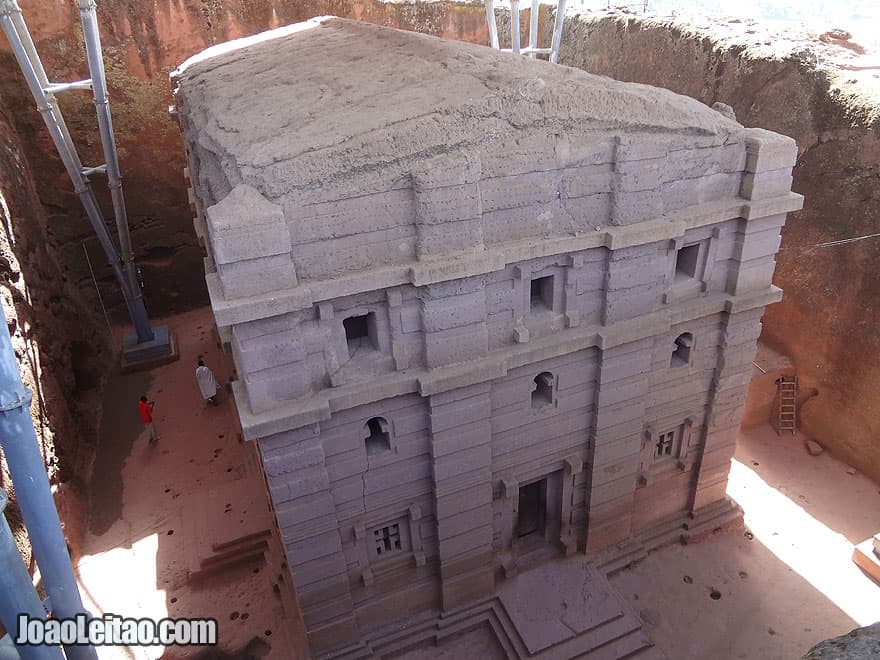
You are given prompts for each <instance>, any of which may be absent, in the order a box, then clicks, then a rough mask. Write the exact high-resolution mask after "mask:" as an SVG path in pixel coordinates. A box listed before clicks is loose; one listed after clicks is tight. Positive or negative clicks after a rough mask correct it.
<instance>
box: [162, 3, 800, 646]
mask: <svg viewBox="0 0 880 660" xmlns="http://www.w3.org/2000/svg"><path fill="white" fill-rule="evenodd" d="M343 45H344V46H345V48H344V49H343V48H342V46H343ZM328 53H329V54H333V56H332V57H328V56H327V54H328ZM337 53H339V57H338V58H337V57H336V54H337ZM402 60H405V68H401V67H402V66H403V65H402V64H400V63H401V61H402ZM292 62H296V66H283V67H282V64H283V63H292ZM279 63H281V64H279ZM279 67H282V68H283V69H284V70H283V71H280V70H279ZM269 73H271V75H269ZM425 81H429V84H427V85H426V84H425ZM349 83H356V84H354V85H352V84H349ZM176 84H177V89H176V103H177V107H178V112H179V117H180V121H181V128H182V132H183V135H184V141H185V143H186V145H187V149H188V154H189V160H190V162H189V176H190V180H191V182H192V188H193V192H194V195H193V201H194V204H195V207H196V211H197V217H196V229H197V231H198V232H199V234H200V236H201V237H202V238H203V239H204V245H205V247H206V250H207V254H208V256H207V259H206V277H207V282H208V286H209V290H210V294H211V302H212V306H213V308H214V313H215V318H216V321H217V326H218V328H219V330H220V332H221V336H222V337H223V338H224V340H225V341H226V342H227V343H228V346H229V347H230V349H231V351H232V353H233V356H234V359H235V364H236V368H237V373H238V380H237V382H236V383H234V386H233V387H234V391H235V397H236V403H237V406H238V409H239V413H240V418H241V423H242V429H243V433H244V436H245V438H246V439H249V440H253V441H255V442H256V443H257V446H258V447H259V453H260V456H261V458H262V462H263V466H264V470H265V474H266V480H267V485H268V491H269V494H270V496H271V501H272V505H273V507H274V511H275V515H276V519H277V523H278V528H279V530H280V532H281V536H282V539H283V542H284V544H285V549H286V554H287V558H288V564H289V568H290V575H291V578H292V582H293V584H294V586H295V590H296V594H297V598H298V600H299V603H300V606H301V609H302V612H303V617H304V620H305V623H306V626H307V629H308V631H309V635H310V643H311V645H312V649H313V652H315V653H316V654H317V653H321V652H325V651H327V650H329V649H332V648H334V647H338V646H345V645H348V644H354V643H356V642H357V640H358V639H359V638H360V637H361V636H362V635H363V634H365V632H366V631H367V630H369V629H372V628H375V627H378V626H382V625H385V624H388V623H389V622H393V621H395V620H398V619H401V618H403V617H406V616H410V615H415V614H418V613H420V612H425V611H431V610H441V611H454V610H456V608H461V607H464V606H466V605H467V604H468V603H471V602H474V601H475V600H479V599H480V598H483V597H486V596H487V595H489V594H491V593H492V592H493V591H494V590H495V589H496V588H497V587H498V585H499V584H500V583H502V582H503V581H504V580H506V579H508V578H509V577H510V576H512V575H515V574H516V573H517V572H518V571H521V570H523V569H525V568H527V567H529V566H532V565H534V564H535V563H539V562H542V561H552V560H553V558H556V557H562V556H570V555H574V554H577V553H586V556H587V558H591V557H599V556H602V557H608V556H613V555H614V554H615V553H618V554H620V553H623V552H625V551H626V548H627V547H629V546H631V545H632V544H638V543H639V542H642V543H643V544H644V545H650V544H651V541H650V540H649V537H650V538H651V539H655V540H656V539H659V538H661V537H663V534H666V535H667V536H668V535H669V534H670V533H672V534H675V533H677V532H676V530H679V531H680V530H681V526H682V521H692V524H697V523H699V522H700V521H701V519H703V518H706V517H707V516H708V517H711V515H718V511H719V510H723V511H725V512H727V514H730V513H731V512H732V509H731V507H730V505H729V504H728V503H726V500H725V487H726V484H727V475H728V471H729V467H730V459H731V457H732V455H733V451H734V446H735V440H736V434H737V431H738V428H739V420H740V416H741V414H742V410H743V406H744V403H745V397H746V391H747V386H748V382H749V380H750V377H751V372H752V366H751V363H752V360H753V359H754V353H755V344H756V341H757V338H758V335H759V333H760V328H761V324H760V319H761V315H762V313H763V308H764V307H765V306H766V305H767V304H770V303H773V302H776V301H778V300H779V299H780V297H781V291H780V290H779V289H777V288H775V287H774V286H773V285H772V284H771V278H772V275H773V269H774V265H775V262H774V255H775V253H776V251H777V250H778V247H779V241H780V235H779V232H780V228H781V227H782V226H783V224H784V222H785V217H786V213H787V212H789V211H793V210H797V209H798V208H800V205H801V198H800V196H798V195H795V194H793V193H791V192H790V187H791V168H792V166H793V164H794V162H795V158H796V156H797V149H796V146H795V144H794V142H793V141H792V140H791V139H789V138H787V137H784V136H780V135H777V134H774V133H771V132H768V131H764V130H761V129H746V128H743V127H742V126H740V125H739V124H738V123H736V122H735V121H734V120H732V119H730V118H728V117H726V116H723V115H722V114H721V113H719V112H716V111H715V110H712V109H710V108H708V107H706V106H703V105H701V104H700V103H698V102H696V101H693V100H691V99H687V98H684V97H680V96H677V95H674V94H671V93H669V92H666V91H664V90H658V89H653V88H649V87H645V86H641V85H632V84H623V83H618V82H615V81H611V80H608V79H604V78H598V77H594V76H589V75H587V74H585V73H582V72H579V71H573V70H570V69H567V68H565V67H560V66H555V65H550V64H548V63H545V62H541V61H529V60H526V59H524V58H522V59H520V58H514V57H513V56H511V55H507V54H502V53H498V52H495V51H491V50H489V49H487V48H481V47H477V46H470V45H466V44H458V43H449V42H445V41H441V40H438V39H433V38H430V37H424V36H421V35H413V34H405V33H401V32H397V31H394V30H389V29H384V28H377V27H373V26H366V25H361V24H356V23H352V22H349V21H342V20H339V19H321V20H316V21H313V22H310V23H309V24H306V27H302V26H295V27H294V28H287V29H282V30H279V31H275V32H274V33H268V34H267V35H262V36H261V37H259V38H257V39H254V40H249V41H246V42H245V43H243V44H241V45H240V47H238V48H235V49H231V50H230V49H227V50H226V51H224V52H212V51H207V52H206V53H205V54H203V55H202V56H198V57H197V58H195V60H194V61H192V62H190V63H188V64H187V65H185V66H184V67H182V68H181V69H180V70H179V71H178V72H177V74H176ZM364 90H367V91H364ZM733 513H734V514H735V512H733ZM646 530H650V534H646ZM663 538H665V537H663ZM640 539H641V541H640Z"/></svg>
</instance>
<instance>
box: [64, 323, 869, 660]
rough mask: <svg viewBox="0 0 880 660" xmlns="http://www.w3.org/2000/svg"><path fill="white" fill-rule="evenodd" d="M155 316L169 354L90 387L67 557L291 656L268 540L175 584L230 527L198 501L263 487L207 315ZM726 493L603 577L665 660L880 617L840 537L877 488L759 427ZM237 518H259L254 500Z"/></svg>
mask: <svg viewBox="0 0 880 660" xmlns="http://www.w3.org/2000/svg"><path fill="white" fill-rule="evenodd" d="M164 322H168V323H170V325H171V327H172V329H173V330H174V332H175V333H176V335H177V338H178V342H179V345H180V352H181V359H180V361H178V362H175V363H173V364H170V365H166V366H162V367H159V368H157V369H154V370H152V371H149V372H143V373H136V374H130V375H125V376H117V377H115V378H114V379H113V380H112V381H111V383H110V385H109V386H108V388H107V391H106V395H105V408H104V410H105V414H104V417H103V419H102V423H101V427H102V431H101V437H100V439H99V441H100V451H99V461H100V462H99V463H98V464H97V465H96V470H95V479H96V481H95V483H94V484H93V491H92V493H93V498H92V503H91V504H92V516H91V524H90V529H89V530H88V532H87V534H86V535H85V539H84V542H83V545H82V547H81V548H79V552H78V554H80V555H81V559H80V560H79V563H78V570H79V575H80V578H81V584H82V588H83V594H84V598H85V600H86V603H87V607H90V608H91V609H92V611H93V612H104V613H107V612H113V613H116V614H120V615H122V616H137V617H143V616H150V617H156V618H161V617H164V616H170V617H214V618H216V619H217V620H218V624H219V634H220V646H219V648H218V649H214V650H210V651H209V652H208V653H207V654H206V655H203V656H202V657H205V658H220V657H230V658H240V659H241V660H244V659H245V658H250V657H269V658H284V659H285V660H289V659H291V658H306V657H307V652H306V647H305V641H304V640H305V637H304V634H303V627H302V622H301V620H300V619H299V617H298V613H296V612H291V611H289V610H290V608H289V607H288V609H287V610H285V607H284V604H283V603H282V601H281V599H280V598H279V597H278V595H277V594H276V593H275V590H274V589H273V587H274V585H275V584H276V583H278V582H279V577H280V575H279V568H278V566H277V565H276V564H277V563H278V562H279V559H278V557H279V556H280V550H279V548H278V547H277V542H275V541H274V539H273V543H275V547H274V548H273V550H272V552H273V553H274V555H273V558H271V559H270V560H269V561H267V564H266V566H264V567H263V568H261V569H260V570H259V571H257V572H256V573H255V572H252V571H251V569H247V570H245V571H236V572H233V573H230V574H229V575H228V576H226V577H225V579H223V580H222V581H213V582H207V583H205V584H203V585H197V586H193V585H191V584H189V582H188V580H187V573H186V571H187V567H188V566H191V565H192V561H193V555H194V553H197V551H198V548H200V547H204V544H205V539H203V538H202V539H200V538H196V536H198V535H207V536H211V537H213V538H215V539H216V540H218V541H219V540H223V539H224V538H228V537H229V536H230V535H231V534H234V533H235V526H236V525H237V524H238V522H237V521H236V520H234V519H231V518H230V519H228V524H220V525H216V524H214V525H212V524H206V523H205V522H204V520H205V516H209V513H210V512H207V513H206V512H205V511H203V509H205V508H206V507H207V506H208V503H210V502H211V501H212V499H211V496H213V495H216V494H217V493H220V494H221V495H220V497H221V498H222V496H223V495H222V494H224V493H244V492H251V493H262V487H263V486H262V484H261V480H262V477H261V475H260V474H259V469H258V464H257V463H256V457H255V450H254V447H253V446H252V445H251V444H244V443H240V442H239V440H238V427H237V422H236V417H235V410H234V404H233V402H232V400H231V399H230V397H229V395H228V393H226V392H225V391H224V392H221V395H220V402H221V405H220V406H219V407H217V408H212V407H209V406H207V405H206V404H205V403H204V402H203V401H202V400H201V398H200V396H199V392H198V389H197V386H196V382H195V376H194V370H195V362H196V360H197V359H198V357H199V356H203V357H204V359H205V360H206V362H207V364H208V365H209V366H210V367H212V369H213V370H214V373H215V374H216V376H217V380H218V381H219V382H221V383H226V382H228V380H229V377H230V375H231V373H232V371H231V368H232V367H231V360H230V359H229V358H228V357H227V356H224V355H223V354H222V353H221V352H220V351H219V349H218V348H217V345H216V340H215V338H214V335H213V332H212V321H211V315H210V310H209V309H207V308H203V309H201V310H197V311H194V312H190V313H187V314H183V315H180V316H176V317H172V318H171V319H166V320H165V321H164ZM143 393H146V394H147V396H148V397H149V398H151V399H153V400H155V401H156V421H157V426H158V428H159V431H160V433H161V439H160V441H159V443H158V445H156V446H150V445H148V443H147V441H146V434H145V433H144V430H143V426H142V425H141V423H140V420H139V418H138V415H137V409H136V402H137V399H138V397H139V396H140V395H141V394H143ZM728 493H729V494H730V495H731V496H732V497H733V498H734V499H735V500H736V501H737V502H738V503H739V504H740V505H741V506H742V507H743V509H744V511H745V527H743V528H740V529H733V530H729V531H726V532H722V533H718V534H715V535H712V536H710V537H708V538H705V539H703V540H701V541H699V542H692V543H691V544H690V545H687V546H678V545H674V546H669V547H666V548H663V549H661V550H659V551H656V552H653V553H651V554H650V555H649V556H648V557H647V558H646V559H645V560H643V561H642V562H640V563H639V564H637V565H636V566H634V567H631V568H629V569H627V570H624V571H622V572H620V573H618V574H617V575H615V576H614V577H613V578H612V579H611V584H612V585H613V586H614V587H615V588H616V589H617V590H618V591H619V592H620V594H621V595H622V596H623V597H624V598H625V599H626V601H627V602H628V604H629V605H630V606H631V608H632V609H633V610H634V611H635V612H636V613H638V614H639V615H640V616H641V618H642V620H643V621H644V623H645V630H646V632H648V634H649V635H650V636H651V638H652V639H653V640H654V641H655V643H656V644H657V646H658V647H659V648H660V649H662V650H663V651H664V652H665V653H666V654H667V656H668V657H669V658H671V659H675V660H678V659H682V658H719V659H720V658H762V659H773V658H796V657H800V655H802V654H803V653H804V652H806V650H807V649H809V648H810V647H811V646H812V645H813V644H815V643H816V642H818V641H820V640H822V639H825V638H827V637H832V636H836V635H840V634H842V633H845V632H846V631H848V630H850V629H852V628H854V627H856V626H859V625H866V624H869V623H873V622H874V621H876V620H878V619H880V586H878V585H876V584H875V583H873V582H872V581H871V580H870V579H869V578H868V577H866V576H865V575H864V574H863V573H862V572H861V571H860V570H859V569H858V568H856V566H855V565H854V564H853V563H852V562H851V560H850V556H851V554H852V546H853V544H854V543H858V542H860V541H863V540H864V539H866V538H868V537H870V536H871V535H872V534H873V533H875V532H876V531H877V530H878V529H880V487H878V485H877V484H875V483H873V482H872V481H871V480H870V479H868V478H867V477H865V476H863V475H861V474H858V473H856V474H848V472H847V466H846V465H844V464H842V463H840V462H839V461H838V460H837V459H835V458H834V457H833V456H830V455H829V454H828V453H825V454H822V455H821V456H818V457H813V456H810V455H809V454H807V452H806V451H805V450H804V448H803V441H802V439H801V438H800V437H793V436H783V437H777V436H776V435H775V433H774V432H773V431H772V430H771V429H770V428H769V427H768V426H762V427H758V428H755V429H751V430H749V431H744V432H742V433H741V435H740V440H739V444H738V447H737V453H736V458H735V460H734V462H733V464H732V468H731V478H730V486H729V488H728ZM230 499H231V498H230ZM229 504H230V505H232V503H229ZM252 515H259V516H264V517H266V521H265V523H266V524H267V525H271V518H270V517H269V512H268V508H266V509H265V510H257V511H255V512H253V514H252ZM200 516H201V520H202V522H201V524H200V525H199V524H197V523H198V521H199V520H200ZM209 517H210V516H209ZM221 520H227V519H226V518H221ZM221 649H222V652H223V653H227V654H228V655H223V653H221V652H220V651H221ZM489 649H495V646H494V645H493V642H492V641H491V640H487V639H484V635H482V634H480V631H474V632H473V633H471V634H469V635H467V636H463V637H461V638H457V639H454V640H450V641H449V642H448V643H447V644H444V645H443V646H442V647H440V648H437V649H434V650H433V651H428V650H427V649H425V650H419V651H416V652H413V654H411V655H412V657H414V658H416V657H418V658H423V657H443V658H464V657H468V658H470V657H488V656H487V655H486V654H487V653H488V655H489V656H491V655H492V653H491V652H489ZM495 650H497V649H495ZM162 652H163V650H162V649H161V648H145V649H132V650H128V649H121V648H105V649H101V650H100V651H99V655H100V657H101V658H102V659H110V658H113V659H116V658H137V659H141V658H151V659H152V658H159V657H165V658H184V657H196V656H198V654H199V652H200V649H196V648H193V649H182V648H179V647H175V648H171V649H169V650H168V651H167V652H166V653H165V654H164V656H163V654H162ZM437 653H440V654H441V655H439V656H437V655H436V654H437Z"/></svg>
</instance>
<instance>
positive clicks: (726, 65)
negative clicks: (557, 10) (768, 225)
mask: <svg viewBox="0 0 880 660" xmlns="http://www.w3.org/2000/svg"><path fill="white" fill-rule="evenodd" d="M831 27H833V26H829V28H831ZM829 35H831V36H829ZM833 37H834V33H826V34H823V35H812V34H807V33H794V32H786V33H772V32H768V31H767V29H765V28H763V27H762V26H760V25H758V24H756V23H754V22H753V21H738V20H730V21H710V20H701V21H700V22H699V25H698V26H697V25H695V24H694V23H689V24H688V23H683V22H675V21H672V20H651V19H639V18H635V17H632V16H626V15H622V14H604V13H602V14H595V13H587V12H584V13H581V14H579V15H577V16H573V17H569V19H568V20H567V21H566V34H565V38H564V40H563V48H562V51H561V54H560V63H563V64H567V65H569V66H576V67H578V68H582V69H585V70H587V71H589V72H591V73H598V74H603V75H607V76H611V77H613V78H617V79H619V80H625V81H634V82H641V83H648V84H651V85H658V86H661V87H666V88H668V89H671V90H673V91H675V92H679V93H681V94H687V95H688V96H692V97H694V98H696V99H699V100H701V101H703V102H705V103H707V104H709V105H711V104H713V103H715V102H719V101H720V102H722V103H726V104H728V105H730V106H732V107H733V109H734V110H735V111H736V116H737V120H738V121H740V122H741V123H742V124H743V125H745V126H760V127H763V128H767V129H770V130H772V131H777V132H779V133H783V134H785V135H789V136H791V137H793V138H794V139H795V140H796V141H797V143H798V147H799V158H798V163H797V165H796V167H795V170H794V185H793V190H794V191H795V192H799V193H802V194H803V195H804V196H805V198H806V201H805V206H804V209H803V210H802V211H800V212H798V213H794V214H791V216H790V217H789V219H788V222H787V224H786V226H785V229H784V230H783V240H782V248H781V251H780V253H779V255H778V258H777V268H776V275H775V277H774V282H775V283H776V284H777V285H778V286H780V287H782V288H783V289H784V290H785V297H784V299H783V301H782V302H781V303H780V304H777V305H773V306H771V307H769V308H768V309H767V312H766V314H765V316H764V330H763V335H762V339H763V341H765V342H766V343H768V344H769V345H770V346H772V347H773V348H775V349H777V350H780V351H781V352H783V353H785V354H786V355H788V356H789V357H790V358H791V360H792V362H793V364H794V368H795V371H796V372H797V374H798V376H799V379H800V387H801V391H802V392H803V393H805V394H809V393H812V392H817V393H818V394H817V396H813V397H811V398H809V399H807V400H806V402H804V403H803V405H802V407H801V414H802V416H801V428H802V430H803V431H805V432H806V433H807V434H808V435H810V436H812V437H814V438H815V439H816V440H818V441H819V442H821V443H822V444H823V445H825V446H826V447H827V448H829V449H830V450H831V451H832V452H834V453H835V454H837V455H838V456H840V457H841V458H842V459H843V460H845V461H848V462H849V463H851V464H852V465H853V466H855V467H857V468H859V469H860V470H862V471H863V472H865V473H867V474H869V475H871V476H872V477H873V478H874V479H880V443H878V442H877V440H876V439H877V437H878V436H880V360H878V359H877V356H878V355H880V332H877V327H878V325H880V269H878V268H877V267H876V264H877V263H878V262H880V238H873V239H865V240H860V241H854V242H848V243H843V244H839V245H833V246H822V244H824V243H830V242H834V241H838V240H841V239H848V238H855V237H861V236H865V235H870V234H875V233H877V232H878V231H880V229H878V227H880V79H878V76H877V75H876V74H878V73H880V66H878V64H880V58H877V57H874V58H873V59H872V58H871V56H870V54H868V55H867V56H860V53H859V50H860V49H859V47H858V45H857V44H852V43H849V42H848V41H847V40H846V39H845V38H844V39H835V38H833Z"/></svg>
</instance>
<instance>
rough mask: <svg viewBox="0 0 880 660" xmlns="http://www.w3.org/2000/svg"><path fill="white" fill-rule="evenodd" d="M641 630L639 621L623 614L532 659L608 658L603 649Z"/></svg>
mask: <svg viewBox="0 0 880 660" xmlns="http://www.w3.org/2000/svg"><path fill="white" fill-rule="evenodd" d="M639 629H640V624H639V622H638V621H636V620H635V619H634V618H633V617H630V616H626V615H624V614H622V613H621V614H618V615H617V616H616V617H614V618H613V619H612V620H610V621H605V622H603V623H601V624H599V625H598V626H596V627H595V628H593V629H591V630H588V631H587V632H584V633H581V634H580V635H577V636H575V637H571V638H570V639H567V640H565V641H564V642H562V643H560V644H557V645H555V646H551V647H550V648H549V649H545V650H544V651H541V652H540V653H537V654H535V655H534V656H532V657H534V658H540V660H569V658H591V660H592V659H593V658H596V659H598V658H607V657H608V656H607V654H606V655H602V654H601V653H600V650H601V649H602V648H603V647H606V646H608V645H611V644H613V643H614V642H615V641H617V640H619V639H621V638H623V637H626V636H628V635H630V634H632V633H634V632H638V631H639Z"/></svg>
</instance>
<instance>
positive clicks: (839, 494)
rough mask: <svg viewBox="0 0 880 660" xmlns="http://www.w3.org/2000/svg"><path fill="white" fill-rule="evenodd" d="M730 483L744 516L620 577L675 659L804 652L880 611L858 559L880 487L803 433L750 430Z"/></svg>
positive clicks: (878, 507)
mask: <svg viewBox="0 0 880 660" xmlns="http://www.w3.org/2000/svg"><path fill="white" fill-rule="evenodd" d="M727 492H728V494H729V495H730V496H731V497H733V499H735V500H736V501H737V502H738V503H739V504H740V506H741V507H742V508H743V510H744V512H745V516H744V522H745V527H744V528H742V529H734V530H730V531H727V532H722V533H719V534H716V535H713V536H710V537H709V538H705V539H703V540H702V541H700V542H697V543H692V544H691V545H687V546H678V545H673V546H668V547H666V548H663V549H661V550H659V551H657V552H653V553H651V554H650V555H648V557H647V558H646V559H645V560H643V561H642V562H640V563H639V564H637V565H636V566H634V567H632V568H630V569H628V570H625V571H622V572H621V573H619V574H617V575H616V576H614V577H613V578H612V579H611V584H612V585H613V586H614V587H616V588H617V589H618V591H619V592H620V594H621V595H622V596H624V597H625V598H626V600H627V602H628V603H629V604H630V605H631V606H632V608H633V609H634V610H635V611H636V612H639V614H640V615H641V617H642V620H643V621H644V623H645V630H646V632H647V633H648V635H649V636H650V637H651V638H652V639H653V640H654V642H655V644H656V645H657V646H659V647H660V648H661V649H662V650H663V651H664V652H665V653H666V655H667V656H668V657H669V658H670V659H674V660H677V659H679V658H750V659H751V658H761V659H762V660H773V659H776V658H780V659H782V658H785V659H787V658H799V657H801V656H802V655H803V654H804V653H806V652H807V650H808V649H809V648H810V647H812V646H813V645H814V644H816V643H818V642H819V641H821V640H823V639H826V638H828V637H835V636H837V635H842V634H844V633H846V632H848V631H849V630H851V629H853V628H855V627H858V626H863V625H868V624H871V623H874V622H875V621H877V620H880V586H878V585H877V584H876V583H874V582H873V581H872V580H871V579H870V578H869V577H867V576H866V575H865V574H864V573H862V572H861V570H860V569H859V568H858V567H856V566H855V564H853V563H852V561H851V556H852V551H853V544H855V543H859V542H861V541H864V540H865V539H867V538H870V537H871V535H873V534H875V533H876V532H877V531H878V530H880V487H878V485H877V484H875V483H873V482H872V481H871V480H870V479H868V478H867V477H865V476H863V475H861V474H854V475H850V474H848V473H847V466H846V465H844V464H842V463H841V462H839V461H838V460H837V459H835V458H834V457H833V456H830V455H829V454H827V453H824V454H822V455H820V456H815V457H814V456H810V455H809V454H808V453H807V452H806V451H805V449H804V446H803V440H802V438H800V437H797V436H791V435H788V436H781V437H777V436H776V434H775V433H774V432H773V430H772V429H770V427H769V426H762V427H758V428H755V429H751V430H749V431H744V432H741V434H740V437H739V441H738V444H737V450H736V456H735V458H734V461H733V463H732V466H731V473H730V483H729V486H728V490H727Z"/></svg>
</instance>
